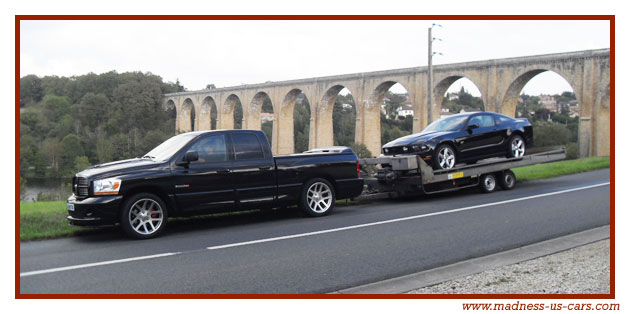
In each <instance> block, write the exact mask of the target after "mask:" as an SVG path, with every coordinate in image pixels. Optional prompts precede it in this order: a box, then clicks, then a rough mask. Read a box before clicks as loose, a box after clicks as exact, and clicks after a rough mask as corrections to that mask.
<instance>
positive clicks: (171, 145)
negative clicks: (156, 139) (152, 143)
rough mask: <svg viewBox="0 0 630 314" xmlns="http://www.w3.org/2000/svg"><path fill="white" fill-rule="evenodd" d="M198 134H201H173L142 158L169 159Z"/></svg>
mask: <svg viewBox="0 0 630 314" xmlns="http://www.w3.org/2000/svg"><path fill="white" fill-rule="evenodd" d="M197 135H199V134H194V133H184V134H180V135H176V136H173V137H171V138H169V139H168V140H166V141H165V142H163V143H162V144H160V145H158V146H157V147H156V148H154V149H152V150H151V151H150V152H148V153H146V154H145V155H144V156H142V158H149V159H153V160H159V161H165V160H168V159H169V158H171V157H172V156H173V155H174V154H175V153H176V152H177V151H178V150H180V149H181V148H182V147H184V145H186V144H188V142H190V140H192V139H193V138H195V137H196V136H197Z"/></svg>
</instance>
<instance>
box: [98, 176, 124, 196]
mask: <svg viewBox="0 0 630 314" xmlns="http://www.w3.org/2000/svg"><path fill="white" fill-rule="evenodd" d="M121 183H122V180H120V179H111V178H109V179H103V180H96V181H94V195H103V194H118V191H119V190H120V184H121Z"/></svg>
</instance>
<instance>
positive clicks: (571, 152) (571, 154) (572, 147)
mask: <svg viewBox="0 0 630 314" xmlns="http://www.w3.org/2000/svg"><path fill="white" fill-rule="evenodd" d="M566 148H567V159H577V158H578V155H579V152H578V145H577V143H567V145H566Z"/></svg>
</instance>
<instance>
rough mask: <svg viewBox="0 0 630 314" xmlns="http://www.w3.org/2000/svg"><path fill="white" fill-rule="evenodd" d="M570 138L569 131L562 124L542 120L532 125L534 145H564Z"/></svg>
mask: <svg viewBox="0 0 630 314" xmlns="http://www.w3.org/2000/svg"><path fill="white" fill-rule="evenodd" d="M570 139H571V131H569V129H568V128H567V127H566V126H564V125H562V124H556V123H547V122H542V123H538V124H536V125H535V126H534V145H535V146H538V147H544V146H555V145H566V144H567V143H569V142H570Z"/></svg>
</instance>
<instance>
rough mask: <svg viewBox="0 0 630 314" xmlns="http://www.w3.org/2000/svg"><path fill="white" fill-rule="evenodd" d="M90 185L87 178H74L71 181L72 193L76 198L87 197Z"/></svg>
mask: <svg viewBox="0 0 630 314" xmlns="http://www.w3.org/2000/svg"><path fill="white" fill-rule="evenodd" d="M89 187H90V183H89V181H88V179H87V178H83V177H76V176H75V177H74V178H73V179H72V192H74V195H76V196H88V190H89Z"/></svg>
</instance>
